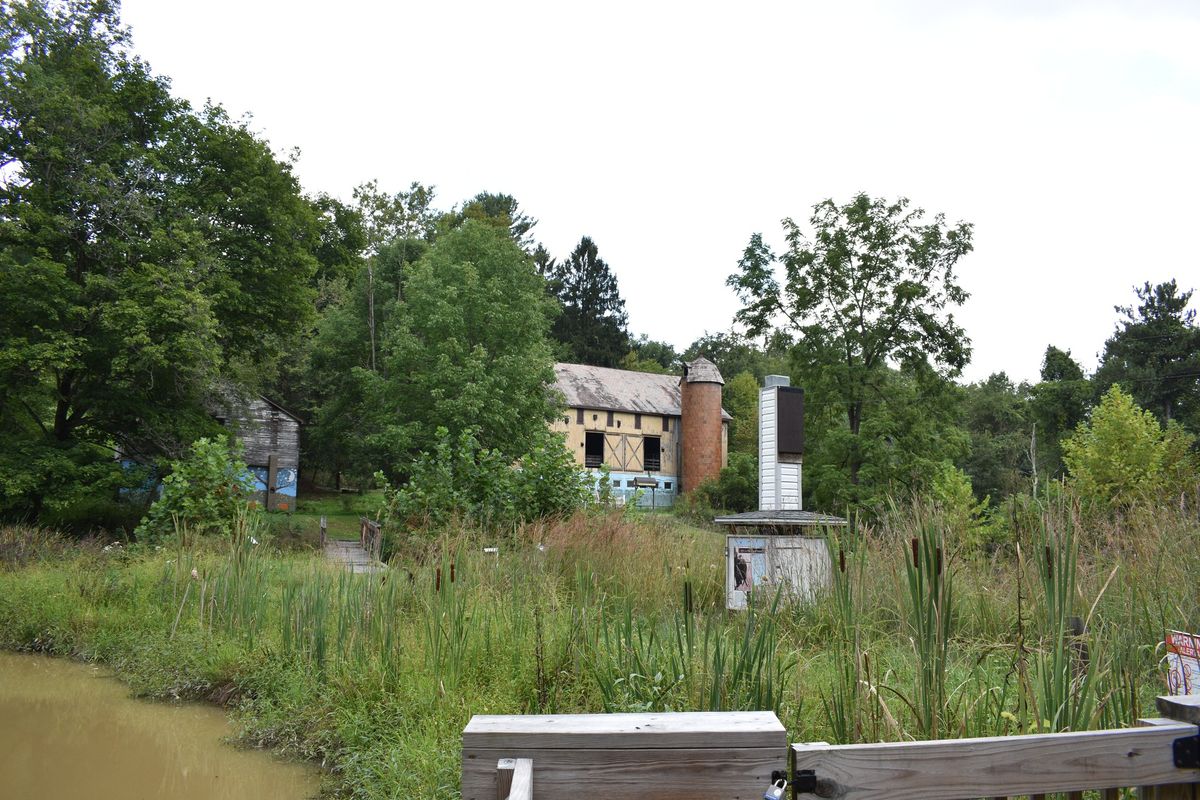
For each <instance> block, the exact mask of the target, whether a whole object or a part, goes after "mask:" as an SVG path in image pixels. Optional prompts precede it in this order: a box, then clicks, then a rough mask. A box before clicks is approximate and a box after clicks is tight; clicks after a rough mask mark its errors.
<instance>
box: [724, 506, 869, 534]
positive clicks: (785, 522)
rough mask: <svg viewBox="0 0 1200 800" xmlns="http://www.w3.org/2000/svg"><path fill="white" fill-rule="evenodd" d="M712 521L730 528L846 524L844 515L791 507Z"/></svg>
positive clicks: (748, 512)
mask: <svg viewBox="0 0 1200 800" xmlns="http://www.w3.org/2000/svg"><path fill="white" fill-rule="evenodd" d="M713 522H714V523H716V524H717V525H724V526H726V527H728V528H730V529H733V528H741V527H754V528H791V527H809V526H833V525H845V524H847V523H846V519H845V518H844V517H835V516H834V515H832V514H822V513H820V512H818V511H799V510H791V509H789V510H780V511H747V512H745V513H742V514H729V515H727V516H724V517H717V518H716V519H714V520H713Z"/></svg>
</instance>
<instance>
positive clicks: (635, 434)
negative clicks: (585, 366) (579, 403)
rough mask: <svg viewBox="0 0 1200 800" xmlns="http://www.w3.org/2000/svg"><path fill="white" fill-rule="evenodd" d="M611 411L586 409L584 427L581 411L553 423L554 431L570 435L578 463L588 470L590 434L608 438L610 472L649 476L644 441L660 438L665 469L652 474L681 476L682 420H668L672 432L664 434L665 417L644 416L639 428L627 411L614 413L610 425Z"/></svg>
mask: <svg viewBox="0 0 1200 800" xmlns="http://www.w3.org/2000/svg"><path fill="white" fill-rule="evenodd" d="M609 413H610V412H608V411H605V410H601V409H588V408H585V409H583V424H582V425H580V424H579V423H578V421H577V420H578V414H579V409H576V408H569V409H567V410H566V411H564V412H563V414H562V416H560V417H557V418H556V419H555V420H554V422H553V423H551V426H550V427H551V429H552V430H554V431H556V432H558V433H565V434H566V445H567V449H568V450H569V451H570V452H571V453H572V454H573V455H574V457H575V463H577V464H579V466H581V467H582V466H584V445H585V441H584V440H585V434H586V433H588V432H590V431H595V432H600V433H603V434H604V464H605V466H607V467H608V468H609V469H613V470H621V471H625V472H645V471H646V469H645V463H644V461H643V456H644V454H645V450H644V448H643V446H642V439H643V437H645V436H657V437H658V438H659V441H660V446H661V465H660V467H659V469H657V470H651V472H657V473H663V474H665V475H678V474H679V417H668V418H667V419H669V420H670V422H669V430H667V431H663V417H661V416H659V415H658V414H642V415H641V418H642V426H641V428H640V429H638V428H637V427H635V424H636V421H637V417H636V415H634V414H631V413H626V412H623V411H614V412H611V413H612V424H611V425H610V424H609Z"/></svg>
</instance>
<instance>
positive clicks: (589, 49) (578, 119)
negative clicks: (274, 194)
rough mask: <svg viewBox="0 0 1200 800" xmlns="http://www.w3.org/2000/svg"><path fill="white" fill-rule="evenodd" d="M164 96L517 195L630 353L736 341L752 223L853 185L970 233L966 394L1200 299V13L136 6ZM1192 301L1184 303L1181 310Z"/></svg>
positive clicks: (772, 222)
mask: <svg viewBox="0 0 1200 800" xmlns="http://www.w3.org/2000/svg"><path fill="white" fill-rule="evenodd" d="M123 17H124V20H125V21H126V22H127V23H128V24H129V25H131V26H132V28H133V33H134V45H135V49H136V50H137V52H138V53H140V54H141V55H142V56H144V57H145V58H146V59H147V60H148V61H149V62H150V64H151V66H152V67H153V68H154V70H155V71H156V72H158V73H159V74H164V75H167V76H169V77H171V78H172V80H173V85H174V88H175V91H176V93H177V94H179V95H181V96H183V97H186V98H188V99H190V100H192V101H193V102H194V103H197V104H199V103H202V102H203V101H204V100H205V99H206V98H212V99H213V100H215V101H219V102H221V103H222V104H224V105H225V106H226V107H227V108H228V109H229V110H230V111H231V112H233V113H234V114H241V113H243V112H251V113H252V114H253V115H254V127H255V128H256V129H257V130H258V131H259V132H260V133H262V134H263V135H265V136H266V137H267V138H268V139H269V140H270V141H271V143H272V144H273V146H275V147H276V148H277V149H280V150H283V149H286V148H292V147H298V148H300V150H301V152H302V155H301V158H300V161H299V164H298V172H299V175H300V178H301V180H302V181H303V184H304V186H305V188H306V189H307V190H309V191H312V192H316V191H325V192H328V193H330V194H333V195H336V196H339V197H341V198H342V199H344V200H349V199H350V191H351V189H352V188H353V187H354V186H355V185H357V184H359V183H361V182H363V181H366V180H368V179H371V178H378V179H379V181H380V185H381V186H382V187H383V188H385V189H388V190H392V191H395V190H399V189H403V188H406V187H407V186H408V184H409V183H410V182H412V181H414V180H416V181H421V182H423V183H428V184H434V185H436V186H437V189H438V199H439V203H438V204H439V206H440V207H449V206H450V205H452V204H453V203H456V202H460V201H462V200H463V199H466V198H468V197H470V196H472V195H474V194H476V193H477V192H479V191H483V190H487V191H494V192H507V193H509V194H512V195H515V196H516V197H517V199H518V200H519V201H520V203H521V206H522V207H523V208H525V209H526V210H527V212H528V213H530V214H532V215H533V216H535V217H537V218H538V219H539V220H540V223H539V225H538V227H537V228H536V230H535V234H536V235H537V237H538V238H539V239H540V240H541V241H542V242H544V243H545V244H546V246H547V247H548V248H549V249H550V251H551V252H552V253H553V254H555V255H556V256H558V257H560V258H561V257H562V256H564V255H566V254H567V253H569V252H570V250H571V248H572V247H573V246H574V245H575V243H576V242H577V241H578V240H579V237H580V236H581V235H584V234H587V235H590V236H592V237H593V238H594V239H595V240H596V243H597V244H598V245H599V247H600V254H601V257H603V258H604V259H605V260H606V261H608V263H609V265H610V266H611V267H612V268H613V270H614V271H615V272H616V274H617V276H618V279H619V281H620V288H621V292H622V294H623V295H624V297H625V299H626V304H627V307H628V310H629V320H630V327H631V329H632V330H633V331H634V332H636V333H647V334H649V335H650V336H651V337H652V338H655V339H664V340H666V341H669V342H671V343H673V344H675V345H676V346H677V347H680V348H682V347H684V346H686V345H687V344H688V343H689V342H691V341H692V340H694V339H695V338H696V337H698V336H699V335H701V334H703V333H704V332H706V331H708V332H716V331H721V330H726V329H728V328H729V326H730V324H731V320H732V315H733V313H734V312H735V311H736V309H737V301H736V298H734V296H733V295H732V293H731V292H730V290H729V289H727V288H726V286H725V285H724V280H725V277H726V276H727V275H728V274H729V273H730V272H732V271H733V270H734V268H735V265H736V262H737V260H738V258H739V256H740V254H741V251H742V249H743V248H744V247H745V245H746V242H747V240H748V239H749V236H750V234H751V233H753V232H755V231H762V232H764V234H766V236H767V237H768V239H769V240H770V241H773V242H774V243H776V244H778V243H779V240H780V238H781V235H780V225H779V220H780V219H781V218H783V217H785V216H791V217H795V218H797V219H805V220H807V218H808V215H809V213H810V210H811V207H812V206H813V204H815V203H817V202H818V201H820V200H822V199H824V198H826V197H832V198H834V199H835V200H839V201H844V200H847V199H849V198H850V197H851V196H852V195H853V194H854V193H855V192H857V191H860V190H861V191H866V192H868V193H870V194H873V195H884V196H887V197H894V196H896V195H904V196H907V197H909V198H911V199H912V201H913V203H914V204H915V205H918V206H920V207H923V208H925V209H927V210H928V211H930V212H936V211H941V212H944V213H945V214H946V216H947V218H948V219H949V220H950V221H957V220H967V221H970V222H973V223H975V226H976V230H975V252H974V253H972V254H971V255H969V256H968V257H967V258H966V259H964V260H963V261H962V262H961V263H960V266H959V272H960V276H961V280H962V283H963V285H964V286H965V287H966V288H967V289H968V291H970V292H971V294H972V298H971V300H970V301H968V303H967V305H966V306H965V307H964V308H962V309H961V310H960V311H959V314H958V316H959V319H960V321H961V322H962V323H963V325H964V326H965V328H966V330H967V333H968V335H969V336H970V338H971V340H972V342H973V344H974V352H975V355H974V359H973V363H972V365H971V366H970V367H969V368H968V370H967V373H966V377H967V378H968V379H971V380H977V379H981V378H983V377H986V376H987V375H988V374H990V373H991V372H994V371H999V370H1006V371H1007V372H1008V373H1009V374H1010V375H1011V376H1013V377H1014V378H1016V379H1036V377H1037V372H1038V369H1039V367H1040V361H1041V357H1042V354H1043V352H1044V351H1045V348H1046V345H1047V344H1050V343H1053V344H1055V345H1057V346H1059V347H1063V348H1069V349H1070V350H1071V351H1072V353H1073V354H1074V355H1075V356H1076V357H1077V358H1079V359H1080V360H1081V361H1082V362H1083V363H1084V366H1085V367H1086V368H1088V369H1092V368H1094V367H1095V362H1096V355H1097V353H1098V351H1099V350H1100V349H1101V348H1102V346H1103V342H1104V340H1105V338H1107V336H1108V335H1109V334H1110V333H1111V332H1112V330H1113V327H1114V324H1115V321H1116V314H1115V312H1114V311H1113V308H1112V307H1113V306H1114V305H1115V304H1122V305H1124V304H1128V303H1130V302H1132V300H1133V292H1132V288H1131V287H1132V286H1133V285H1134V284H1139V285H1140V284H1141V283H1142V282H1143V281H1146V280H1149V281H1151V282H1158V281H1161V280H1165V279H1167V278H1171V277H1175V278H1177V279H1178V280H1179V281H1180V283H1181V284H1182V285H1183V286H1184V288H1192V287H1198V288H1200V257H1198V255H1197V250H1196V238H1197V231H1198V229H1200V228H1198V224H1200V44H1198V43H1200V3H1198V2H1195V1H1194V0H1179V1H1178V2H1169V1H1168V0H1140V1H1138V2H1135V1H1134V0H1129V1H1128V2H1119V3H1104V2H1099V1H1098V0H1091V1H1089V2H1079V3H1073V2H1051V1H1046V0H1043V1H1041V2H1039V1H1037V0H1010V2H999V1H997V2H971V1H970V0H928V1H927V2H908V3H899V2H892V3H889V2H821V3H816V2H788V3H782V2H781V3H766V2H737V3H735V2H725V3H705V2H686V3H685V2H670V3H668V2H657V3H652V2H638V3H634V2H619V1H618V2H613V1H612V0H610V1H609V2H605V3H587V4H584V3H573V2H564V0H558V1H557V2H545V3H535V2H523V1H519V0H510V1H509V2H503V3H501V2H494V0H493V2H473V1H470V0H468V1H465V2H464V1H462V0H460V1H459V2H453V3H449V2H437V3H435V2H424V3H413V2H396V3H384V2H375V3H372V2H354V1H352V0H343V2H340V3H329V2H323V3H316V2H258V1H257V0H238V1H237V2H233V1H232V0H205V2H184V1H183V0H126V2H124V4H123ZM1193 305H1195V302H1193Z"/></svg>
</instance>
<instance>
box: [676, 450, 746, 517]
mask: <svg viewBox="0 0 1200 800" xmlns="http://www.w3.org/2000/svg"><path fill="white" fill-rule="evenodd" d="M692 494H694V495H696V498H695V501H696V502H697V503H698V504H699V505H700V507H701V508H705V509H715V510H718V511H733V512H737V513H740V512H743V511H753V510H754V509H756V508H757V507H758V457H757V456H752V455H750V454H748V453H730V454H729V465H728V466H726V467H722V468H721V471H720V473H718V476H717V478H716V479H715V480H714V479H712V478H710V479H708V480H706V481H704V482H703V483H701V484H700V485H699V486H697V487H696V488H695V489H694V490H693V491H692ZM708 521H711V517H709V520H708Z"/></svg>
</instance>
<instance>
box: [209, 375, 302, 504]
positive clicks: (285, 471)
mask: <svg viewBox="0 0 1200 800" xmlns="http://www.w3.org/2000/svg"><path fill="white" fill-rule="evenodd" d="M215 416H216V418H217V421H218V422H220V423H221V424H223V425H225V426H227V427H228V428H229V429H230V430H231V431H233V432H234V434H235V435H236V436H237V438H238V440H239V441H240V442H241V444H242V457H243V458H244V459H245V461H246V466H248V467H249V468H250V472H251V474H252V475H253V476H254V483H255V491H256V492H257V493H258V498H257V499H258V501H259V502H260V503H262V504H263V505H264V506H265V507H266V508H267V510H268V511H291V510H293V509H295V507H296V487H297V483H298V481H299V477H300V424H301V422H300V418H299V417H298V416H296V415H295V414H293V413H292V412H290V411H288V410H287V409H286V408H284V407H283V406H281V405H279V404H278V403H276V402H274V401H273V400H269V399H268V398H266V397H263V396H261V395H252V396H249V397H246V398H234V397H230V398H229V399H228V401H227V402H226V403H225V404H224V406H223V408H222V410H221V411H219V412H217V414H215Z"/></svg>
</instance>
